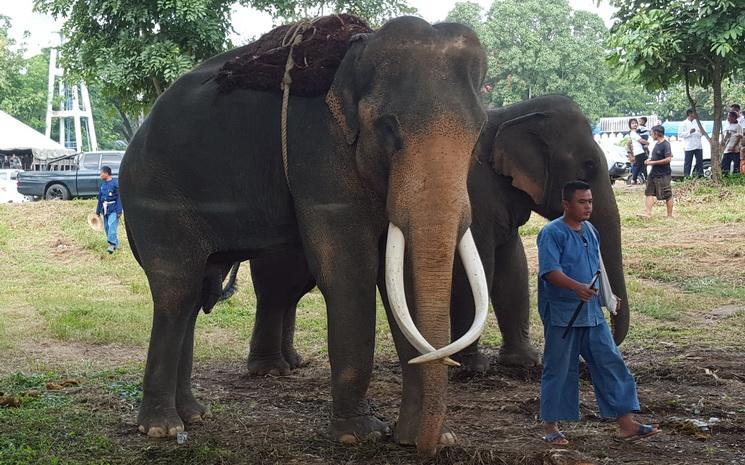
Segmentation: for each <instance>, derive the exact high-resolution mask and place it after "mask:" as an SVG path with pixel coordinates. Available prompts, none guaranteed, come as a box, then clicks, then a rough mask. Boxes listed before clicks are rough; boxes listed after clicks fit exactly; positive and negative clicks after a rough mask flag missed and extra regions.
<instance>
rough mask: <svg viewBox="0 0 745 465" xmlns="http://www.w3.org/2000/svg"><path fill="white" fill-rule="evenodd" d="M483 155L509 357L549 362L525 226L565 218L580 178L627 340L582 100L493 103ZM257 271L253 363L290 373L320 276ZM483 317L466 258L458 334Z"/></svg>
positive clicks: (276, 268) (290, 259) (481, 223)
mask: <svg viewBox="0 0 745 465" xmlns="http://www.w3.org/2000/svg"><path fill="white" fill-rule="evenodd" d="M475 157H476V161H477V162H476V164H474V166H473V167H472V168H471V171H470V173H469V177H468V191H469V195H470V199H471V207H472V219H473V221H472V226H471V229H472V231H473V236H474V239H475V241H476V246H477V248H478V250H479V254H480V256H481V259H482V262H483V264H484V269H485V273H486V276H487V283H488V286H489V289H490V296H491V301H492V305H493V307H494V310H495V313H496V316H497V321H498V323H499V328H500V330H501V333H502V339H503V343H502V347H501V350H500V361H501V362H502V363H504V364H507V365H519V366H526V365H534V364H537V363H538V362H539V356H538V353H537V351H536V349H535V348H534V347H533V346H532V345H531V343H530V340H529V337H528V331H529V313H530V299H529V286H528V265H527V260H526V257H525V251H524V250H523V245H522V241H521V239H520V237H519V234H518V228H519V227H520V226H522V225H523V224H525V223H526V222H527V221H528V219H529V218H530V215H531V213H532V212H536V213H538V214H540V215H541V216H543V217H545V218H547V219H554V218H557V217H559V216H560V215H561V214H562V208H561V188H562V186H563V185H564V184H565V183H566V182H568V181H572V180H576V179H581V180H584V181H587V182H588V183H589V184H590V186H591V187H592V192H593V199H594V209H593V216H592V218H591V221H592V222H593V224H594V225H595V226H596V227H597V229H598V231H599V233H600V235H601V236H602V240H601V248H602V254H603V258H604V260H605V264H606V267H607V271H608V276H609V280H610V283H611V287H612V288H613V291H614V293H615V294H616V295H617V296H619V297H620V298H621V305H620V306H619V308H618V315H617V316H615V317H613V321H612V322H613V334H614V338H615V340H616V343H618V344H620V343H621V342H622V341H623V339H624V337H625V336H626V332H627V331H628V327H629V306H628V298H627V294H626V284H625V281H624V273H623V262H622V257H621V228H620V218H619V215H618V207H617V205H616V201H615V196H614V195H613V191H612V188H611V185H610V182H609V179H608V175H607V172H608V170H607V165H606V161H605V156H604V155H603V152H602V150H601V149H600V147H599V146H598V145H597V144H596V143H595V141H594V140H593V137H592V133H591V129H590V126H589V124H588V122H587V119H586V118H585V116H584V115H583V114H582V113H581V111H580V110H579V108H577V105H576V104H575V103H574V102H573V101H572V100H571V99H569V98H567V97H562V96H556V95H552V96H545V97H538V98H534V99H532V100H529V101H526V102H522V103H518V104H515V105H511V106H508V107H505V108H500V109H496V110H489V111H488V123H487V125H486V126H485V127H484V130H483V131H482V133H481V137H480V139H479V142H478V144H477V146H476V149H475ZM232 271H233V273H232V274H231V280H230V284H229V286H228V288H232V289H233V290H234V288H233V286H234V284H235V272H236V271H237V266H236V267H234V268H233V270H232ZM251 275H252V279H253V285H254V289H255V291H256V296H257V312H256V325H255V327H254V332H253V336H252V339H251V347H250V351H249V359H248V369H249V371H250V372H252V373H255V374H266V373H276V374H285V373H288V372H289V370H290V369H291V368H294V367H296V366H298V365H299V363H300V358H299V357H298V355H297V352H296V351H295V349H294V347H293V334H294V322H295V305H296V304H297V302H298V301H299V300H300V298H301V297H302V296H303V295H304V294H305V293H306V292H307V291H309V290H310V289H312V287H313V285H314V283H313V279H312V277H311V276H310V274H309V272H308V270H307V265H306V264H305V261H304V259H303V257H302V254H299V253H297V252H294V253H292V254H284V255H281V256H275V257H266V258H264V259H262V260H261V261H251ZM381 285H384V283H381ZM385 294H386V293H385V292H381V295H385ZM473 314H474V300H473V298H472V296H471V292H470V286H469V284H468V282H467V279H466V274H465V272H464V271H463V268H462V266H461V263H460V260H457V261H456V264H455V270H454V274H453V292H452V301H451V319H452V325H451V328H452V330H453V335H452V336H453V339H457V338H459V337H460V336H462V335H463V334H464V333H465V332H466V331H467V329H468V325H469V324H470V322H471V321H472V320H473ZM454 358H455V359H456V360H458V361H460V362H461V363H462V364H463V365H464V368H465V369H467V370H469V371H473V372H482V371H485V370H486V369H487V368H488V363H489V362H488V359H487V358H486V357H484V356H482V355H481V353H480V352H479V351H478V345H477V344H476V343H474V344H472V345H471V346H469V347H468V348H466V349H465V350H463V351H462V352H460V353H459V354H457V355H456V356H455V357H454Z"/></svg>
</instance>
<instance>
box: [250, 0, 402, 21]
mask: <svg viewBox="0 0 745 465" xmlns="http://www.w3.org/2000/svg"><path fill="white" fill-rule="evenodd" d="M240 3H242V4H243V5H246V6H251V7H254V8H256V9H258V10H260V11H265V12H267V13H269V14H271V15H272V17H274V18H275V19H279V20H283V21H295V20H298V19H301V18H312V17H316V16H322V15H326V14H331V13H342V12H345V13H351V14H353V15H357V16H360V17H362V18H365V19H366V20H367V21H368V23H369V24H370V25H371V26H372V27H379V26H380V25H382V24H383V23H384V22H385V21H386V20H388V19H389V18H392V17H394V16H400V15H403V14H412V13H416V8H412V7H410V6H409V5H408V3H407V2H406V0H279V1H278V0H241V2H240Z"/></svg>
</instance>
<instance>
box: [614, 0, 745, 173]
mask: <svg viewBox="0 0 745 465" xmlns="http://www.w3.org/2000/svg"><path fill="white" fill-rule="evenodd" d="M613 4H614V5H615V6H616V7H618V13H617V18H618V20H619V21H618V22H617V23H616V25H615V26H614V28H613V30H612V35H611V41H610V44H611V46H612V47H613V51H612V53H611V54H610V57H609V61H610V63H611V64H612V65H614V66H617V67H619V68H621V69H623V70H624V72H625V73H626V74H627V75H628V76H630V77H631V78H632V79H633V80H635V81H636V82H639V83H641V84H643V85H644V86H645V87H646V88H647V89H650V90H664V89H669V88H670V87H672V86H674V85H676V84H684V85H685V87H686V89H687V91H689V93H690V89H691V88H692V87H694V86H695V87H700V88H703V89H711V92H712V108H711V110H712V115H714V116H716V117H715V118H714V128H713V131H712V136H711V138H710V143H711V149H712V150H711V152H712V154H719V153H721V151H720V149H719V135H720V130H721V127H720V126H721V125H720V122H721V117H722V116H723V101H722V84H723V83H725V82H727V81H729V80H731V78H732V77H733V75H735V73H736V72H738V71H741V70H743V69H745V0H673V1H660V0H653V1H650V0H615V1H614V2H613ZM693 97H694V96H693V95H690V96H689V98H688V100H689V103H690V104H691V105H692V106H694V107H695V106H696V103H697V102H696V100H695V99H694V98H693ZM707 137H708V135H707ZM712 167H713V168H714V173H715V176H717V177H718V174H719V163H718V156H713V157H712Z"/></svg>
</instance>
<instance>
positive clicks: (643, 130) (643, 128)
mask: <svg viewBox="0 0 745 465" xmlns="http://www.w3.org/2000/svg"><path fill="white" fill-rule="evenodd" d="M636 132H637V133H638V134H639V136H640V137H641V138H642V139H644V140H646V141H647V145H645V146H644V152H645V153H646V154H647V156H649V129H647V117H646V116H640V117H639V127H638V128H636Z"/></svg>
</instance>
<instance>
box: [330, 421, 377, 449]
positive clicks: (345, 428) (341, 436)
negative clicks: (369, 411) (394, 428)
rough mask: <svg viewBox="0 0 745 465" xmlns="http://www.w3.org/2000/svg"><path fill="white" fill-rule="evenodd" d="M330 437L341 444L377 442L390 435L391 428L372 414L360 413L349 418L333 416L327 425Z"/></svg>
mask: <svg viewBox="0 0 745 465" xmlns="http://www.w3.org/2000/svg"><path fill="white" fill-rule="evenodd" d="M329 434H330V436H331V439H333V440H335V441H339V442H341V443H343V444H357V443H359V442H366V441H371V442H377V441H380V440H382V439H383V438H385V437H387V436H390V434H391V429H390V428H389V427H388V425H386V424H385V423H384V422H383V421H381V420H380V419H378V418H377V417H375V416H373V415H360V416H357V417H350V418H333V419H332V420H331V426H330V427H329Z"/></svg>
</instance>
